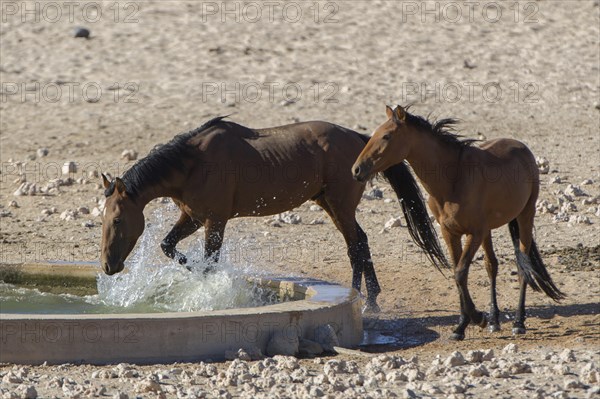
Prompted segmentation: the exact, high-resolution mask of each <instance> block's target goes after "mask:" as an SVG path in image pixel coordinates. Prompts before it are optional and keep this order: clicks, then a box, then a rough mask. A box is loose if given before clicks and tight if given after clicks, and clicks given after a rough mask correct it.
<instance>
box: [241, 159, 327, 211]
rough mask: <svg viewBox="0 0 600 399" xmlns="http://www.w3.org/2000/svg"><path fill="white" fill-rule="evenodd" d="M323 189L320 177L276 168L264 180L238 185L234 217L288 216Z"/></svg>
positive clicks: (305, 172)
mask: <svg viewBox="0 0 600 399" xmlns="http://www.w3.org/2000/svg"><path fill="white" fill-rule="evenodd" d="M307 172H308V173H307ZM322 187H323V182H322V178H321V176H320V174H319V173H311V172H310V171H297V172H293V171H291V169H286V168H285V167H282V168H274V169H273V170H271V173H268V174H265V175H264V176H260V178H256V179H246V180H245V181H244V180H243V179H242V180H241V181H239V182H238V184H237V187H236V192H235V197H234V203H233V209H232V217H240V216H268V215H274V214H277V213H281V212H285V211H288V210H290V209H293V208H296V207H298V206H300V205H302V204H303V203H305V202H306V201H308V200H310V199H311V198H313V197H314V196H315V195H317V194H318V193H319V192H320V190H321V189H322Z"/></svg>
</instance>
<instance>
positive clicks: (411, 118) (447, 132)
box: [404, 106, 479, 147]
mask: <svg viewBox="0 0 600 399" xmlns="http://www.w3.org/2000/svg"><path fill="white" fill-rule="evenodd" d="M408 108H410V106H407V107H405V108H404V110H405V111H406V121H407V122H408V123H410V124H411V125H413V126H415V127H417V128H418V129H420V130H424V131H427V132H431V133H432V134H434V135H435V136H436V137H438V138H439V139H440V140H441V141H443V142H444V143H448V144H452V145H456V146H459V147H469V146H470V145H471V144H473V143H475V142H477V141H479V140H476V139H464V138H463V136H461V135H460V134H456V133H454V131H455V129H454V126H455V125H457V124H458V120H456V119H453V118H444V119H440V120H439V121H433V122H431V121H429V120H428V119H427V118H424V117H422V116H418V115H413V114H410V113H409V112H408Z"/></svg>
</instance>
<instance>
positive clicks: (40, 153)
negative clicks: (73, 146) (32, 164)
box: [35, 147, 50, 158]
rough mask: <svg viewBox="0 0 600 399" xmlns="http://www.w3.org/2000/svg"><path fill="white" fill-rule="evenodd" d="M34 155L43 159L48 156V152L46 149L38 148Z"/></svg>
mask: <svg viewBox="0 0 600 399" xmlns="http://www.w3.org/2000/svg"><path fill="white" fill-rule="evenodd" d="M35 153H36V155H37V156H38V158H42V157H45V156H46V155H48V153H50V151H48V149H47V148H44V147H42V148H38V149H37V151H36V152H35Z"/></svg>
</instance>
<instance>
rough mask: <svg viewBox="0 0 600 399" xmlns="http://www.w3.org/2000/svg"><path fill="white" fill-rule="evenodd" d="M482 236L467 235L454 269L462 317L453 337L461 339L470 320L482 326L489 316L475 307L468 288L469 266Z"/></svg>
mask: <svg viewBox="0 0 600 399" xmlns="http://www.w3.org/2000/svg"><path fill="white" fill-rule="evenodd" d="M481 242H482V236H481V235H480V234H477V235H475V234H471V235H468V236H467V240H466V242H465V247H464V249H463V253H462V256H461V257H460V260H459V261H458V265H457V266H456V268H455V270H454V279H455V281H456V286H457V288H458V293H459V295H460V301H461V302H460V303H461V318H460V322H459V324H458V326H457V327H456V328H455V329H454V331H453V334H452V336H451V339H454V340H457V341H460V340H463V339H464V338H465V329H466V328H467V326H468V325H469V323H470V322H473V323H475V324H477V325H479V326H480V327H485V326H486V325H487V318H486V317H485V314H484V313H483V312H479V311H478V310H477V309H476V308H475V304H474V303H473V300H472V299H471V295H470V294H469V288H468V277H469V266H470V265H471V261H472V260H473V256H475V252H477V249H478V248H479V246H480V245H481Z"/></svg>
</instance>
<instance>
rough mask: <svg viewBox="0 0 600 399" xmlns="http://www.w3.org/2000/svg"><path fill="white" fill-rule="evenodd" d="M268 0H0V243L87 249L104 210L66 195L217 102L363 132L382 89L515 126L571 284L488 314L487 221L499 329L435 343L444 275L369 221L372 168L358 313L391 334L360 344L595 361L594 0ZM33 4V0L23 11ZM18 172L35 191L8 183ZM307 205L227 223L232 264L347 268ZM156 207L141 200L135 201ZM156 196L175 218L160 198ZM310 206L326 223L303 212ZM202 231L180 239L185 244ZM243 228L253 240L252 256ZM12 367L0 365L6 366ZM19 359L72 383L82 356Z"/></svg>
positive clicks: (477, 270)
mask: <svg viewBox="0 0 600 399" xmlns="http://www.w3.org/2000/svg"><path fill="white" fill-rule="evenodd" d="M9 3H10V4H9ZM275 3H277V4H275V5H274V6H273V8H269V7H270V6H268V5H266V4H263V3H231V4H230V5H229V6H228V7H231V8H228V10H233V11H230V12H229V13H227V12H225V8H224V7H225V5H223V4H222V3H220V2H216V3H206V2H190V3H186V2H180V1H175V2H139V3H138V2H127V3H125V2H122V3H115V2H110V3H105V4H103V6H102V8H98V7H97V6H96V5H97V4H98V3H87V2H81V4H79V5H77V6H73V9H72V11H71V12H72V18H71V13H70V9H68V8H65V7H64V6H60V5H59V7H60V10H61V15H60V16H59V17H57V16H56V15H57V14H56V13H55V11H56V10H55V9H50V8H48V7H46V8H44V7H43V5H42V4H41V3H35V2H4V1H3V2H2V3H0V5H1V6H2V8H1V15H0V18H1V24H0V43H1V45H0V60H1V61H0V82H1V92H0V96H1V99H0V160H1V165H2V169H1V175H0V182H1V185H0V205H1V206H2V208H0V215H1V216H2V217H0V240H1V248H2V251H1V257H2V259H1V260H2V261H3V262H20V261H35V260H47V259H57V258H59V259H65V260H76V261H94V260H96V259H97V258H98V244H99V242H100V235H101V226H100V219H99V218H98V217H94V216H93V215H90V214H84V213H83V212H81V210H80V212H79V213H78V215H76V216H75V217H74V218H70V220H63V219H61V214H62V213H63V212H65V211H69V210H71V211H73V210H78V209H80V208H81V207H85V208H87V209H88V210H90V211H91V210H93V208H94V207H96V206H97V201H98V199H99V198H100V197H101V196H102V191H101V190H100V186H99V180H98V179H97V178H95V177H90V176H93V171H103V172H109V173H111V174H112V175H119V174H121V173H122V172H123V171H124V170H126V169H127V168H128V167H129V166H130V165H131V162H128V161H126V160H123V159H122V158H121V153H122V151H123V150H126V149H131V150H134V151H136V152H137V153H139V154H140V156H143V155H145V154H146V153H147V152H148V151H149V150H150V149H151V148H152V147H153V146H154V145H156V144H157V143H164V142H166V141H168V140H169V139H170V138H171V137H172V136H173V135H175V134H177V133H180V132H183V131H187V130H190V129H192V128H194V127H197V126H199V125H200V124H201V123H202V122H203V121H205V120H206V119H208V118H210V117H213V116H216V115H224V114H233V115H232V117H231V118H232V119H234V120H235V121H237V122H239V123H242V124H245V125H248V126H251V127H267V126H275V125H279V124H285V123H290V122H293V121H299V120H313V119H318V120H327V121H331V122H334V123H337V124H340V125H343V126H347V127H350V128H353V129H355V130H357V131H360V132H364V133H366V132H369V131H371V130H372V129H373V128H374V127H376V126H377V124H379V123H380V122H381V121H383V118H384V117H385V114H384V104H386V103H387V104H397V103H399V104H406V103H410V102H414V103H415V105H414V108H413V112H415V113H418V114H422V115H426V114H428V113H431V114H432V116H433V117H440V118H441V117H457V118H459V119H461V121H462V123H461V126H460V130H461V133H462V134H464V135H465V136H467V137H471V138H487V139H491V138H496V137H513V138H516V139H519V140H522V141H524V142H525V143H526V144H527V145H528V146H530V148H531V149H532V151H533V152H534V154H536V156H539V157H544V158H546V159H547V160H548V163H549V173H548V174H544V175H542V185H541V194H540V199H542V200H546V201H548V203H550V204H554V205H556V206H558V208H561V206H562V207H563V209H562V212H559V211H560V209H559V210H558V211H554V213H552V212H546V213H539V214H538V216H537V219H536V239H537V241H538V243H539V246H540V248H541V250H542V253H543V255H544V257H545V259H546V263H547V265H548V267H549V270H550V272H551V274H552V275H553V277H554V279H555V281H556V282H557V284H558V286H559V288H560V289H561V290H563V291H564V292H566V293H567V294H568V297H567V299H566V300H565V301H563V302H562V303H560V304H554V303H552V302H551V301H550V300H549V299H548V298H546V297H543V296H542V295H541V294H537V293H534V294H530V295H529V297H528V302H527V303H528V309H529V319H528V321H527V325H528V327H529V331H528V334H527V335H526V336H523V337H518V338H514V337H512V336H511V335H510V328H509V326H510V325H509V320H508V319H504V314H506V315H507V317H508V316H510V315H511V314H512V313H513V312H514V308H515V306H516V303H517V292H518V287H517V283H516V280H517V278H516V275H515V272H516V268H515V265H514V261H513V256H512V250H511V248H510V246H509V239H508V237H507V234H506V229H499V230H498V231H497V232H495V233H494V234H495V235H494V237H495V246H496V248H497V253H498V255H499V259H500V262H501V265H500V275H499V280H498V300H499V304H500V308H501V310H503V312H504V313H503V319H504V320H505V324H504V329H503V331H502V332H501V333H498V334H495V335H491V334H489V333H487V331H479V329H478V328H475V327H471V328H470V329H469V330H468V337H467V340H465V341H464V342H461V343H455V342H451V341H449V340H448V335H449V332H450V331H451V328H452V325H453V323H455V322H456V321H457V314H458V295H457V292H456V288H455V286H454V283H453V282H452V280H451V279H450V278H449V276H446V277H444V276H442V275H441V274H440V273H438V272H437V271H435V269H434V268H433V267H431V266H430V265H429V264H428V263H427V260H426V259H425V257H424V256H423V255H422V254H421V253H420V252H419V251H418V250H416V248H415V247H414V246H413V245H412V244H411V241H410V237H409V236H408V232H407V231H406V229H405V228H403V227H399V228H392V229H389V230H387V231H382V229H383V226H384V224H385V222H386V221H387V220H389V219H390V218H392V217H397V216H399V215H400V214H401V211H400V207H399V205H398V204H397V203H396V202H394V201H385V200H384V199H393V195H392V193H391V190H390V189H389V188H388V187H387V185H386V184H385V183H384V182H378V181H375V182H373V184H375V185H377V186H379V187H382V188H383V189H384V199H380V200H366V199H365V200H363V202H362V203H361V205H360V207H359V213H358V219H359V222H360V223H361V225H362V226H363V228H364V229H365V231H366V232H367V234H368V235H369V238H370V244H371V249H372V253H373V259H374V260H375V265H376V269H377V273H378V276H379V279H380V282H381V284H382V288H383V293H382V294H381V296H380V305H381V306H382V309H383V311H382V313H381V314H379V315H376V316H369V317H367V318H366V319H365V326H366V328H367V331H368V332H370V334H371V335H372V336H375V337H376V339H374V341H373V342H371V343H377V342H379V343H381V342H384V341H386V339H384V338H385V337H388V338H389V339H387V341H388V342H390V343H392V344H390V345H368V344H369V342H366V343H367V345H366V346H365V347H364V348H363V349H364V350H365V351H370V352H386V353H392V354H396V355H401V356H403V357H405V358H409V357H411V356H412V355H415V354H416V355H418V356H419V357H421V358H423V359H426V360H427V361H431V359H433V358H434V356H435V355H436V354H441V355H442V357H446V356H447V355H448V354H449V353H450V352H452V351H454V350H461V351H463V353H466V351H468V350H471V349H480V348H493V349H496V351H501V350H502V348H503V347H504V346H506V344H508V343H511V342H516V343H518V345H519V347H521V348H523V350H529V351H532V352H535V351H536V350H540V348H549V349H548V350H550V349H552V350H556V351H557V352H561V351H562V350H563V349H564V348H574V349H576V350H581V351H583V355H582V356H580V357H581V358H583V359H592V360H593V361H594V362H596V364H598V361H599V360H600V359H599V357H598V351H599V350H600V344H599V338H600V337H599V334H600V331H599V330H600V316H599V315H598V313H599V311H600V306H599V303H598V294H599V292H600V284H599V283H600V278H599V277H600V276H599V274H598V271H599V270H600V268H599V263H600V258H599V257H600V254H599V253H600V249H599V248H600V247H599V246H600V241H599V238H598V237H599V234H598V233H599V229H598V225H599V223H600V217H599V216H598V215H600V213H598V206H600V202H599V201H597V198H598V196H599V195H600V162H599V161H600V140H599V137H598V131H599V128H600V122H599V118H600V105H599V104H600V103H599V101H600V91H599V90H600V81H599V74H600V71H599V50H598V48H599V46H598V45H599V34H600V32H599V28H598V26H599V25H598V20H599V7H598V2H597V1H577V2H574V1H535V2H533V1H532V2H519V3H517V2H515V3H512V2H511V3H506V4H503V5H501V6H500V5H498V4H499V3H485V2H482V3H481V4H479V5H478V6H476V7H475V8H474V9H471V8H469V7H472V6H469V5H468V4H465V3H462V2H428V3H421V2H404V3H402V2H393V1H343V2H329V3H325V2H322V3H302V4H301V3H290V4H292V5H291V6H290V5H288V6H286V7H284V3H283V2H275ZM35 4H38V5H37V7H39V8H38V12H37V13H36V14H27V13H25V12H24V10H25V9H26V7H28V8H27V9H35V7H36V5H35ZM56 4H58V3H56ZM86 4H88V5H89V4H91V6H86ZM486 4H487V5H486ZM86 7H87V8H86ZM299 10H301V14H299V13H298V12H299ZM428 10H434V11H435V10H439V11H435V12H434V13H430V12H428ZM257 13H260V14H257ZM498 13H500V14H498ZM71 19H72V21H71ZM75 26H84V27H87V28H89V29H90V30H91V36H90V39H87V40H86V39H81V38H80V39H75V38H73V37H72V36H73V32H72V30H73V28H74V27H75ZM38 149H39V150H40V151H38ZM43 149H47V155H45V156H43V154H44V153H45V151H43ZM70 161H72V162H75V163H76V164H77V171H76V172H72V173H70V177H71V178H72V179H73V180H74V182H73V183H72V184H68V185H63V186H60V187H57V188H54V189H53V188H52V179H55V178H59V177H62V178H63V179H64V178H65V176H61V173H60V169H61V167H62V165H63V164H64V163H65V162H70ZM90 173H91V175H89V174H90ZM24 182H28V183H35V184H36V189H38V191H39V189H40V188H43V189H48V190H49V191H48V192H46V193H40V192H38V193H37V195H23V196H15V195H13V193H14V192H15V191H16V190H17V189H18V188H19V187H20V186H21V185H22V183H24ZM49 184H50V186H48V185H49ZM569 185H575V186H576V187H572V186H569ZM577 189H580V190H582V192H583V193H581V192H579V191H578V190H577ZM565 193H567V194H569V195H567V196H565V195H564V194H565ZM11 201H16V204H15V203H11ZM560 201H563V203H562V204H561V203H560ZM564 203H566V204H567V205H564ZM569 204H572V205H569ZM310 205H311V204H305V205H303V206H302V207H300V208H298V209H296V210H294V212H295V213H297V214H298V215H300V216H301V218H302V223H301V224H300V225H287V224H284V225H283V226H282V227H273V226H272V225H270V224H268V223H265V221H266V220H268V218H262V219H261V218H256V219H239V220H233V221H231V222H230V224H229V225H228V229H227V233H226V237H227V243H228V246H229V248H230V250H231V251H233V252H234V253H235V254H238V259H239V261H240V263H244V264H247V263H248V262H253V264H255V265H256V267H261V268H262V267H264V268H268V269H269V270H270V271H273V272H276V273H283V274H290V273H292V274H303V275H304V274H305V275H308V276H311V277H317V278H323V279H327V280H331V281H336V282H339V283H342V284H346V285H347V284H349V283H350V272H349V262H348V260H347V257H346V250H345V247H344V244H343V239H342V236H341V235H340V234H339V233H338V232H337V230H336V229H335V228H334V226H333V224H332V222H331V221H330V220H329V219H327V217H326V215H325V214H324V212H322V211H312V210H310V208H309V206H310ZM165 206H166V205H164V204H162V203H160V202H159V201H156V202H153V203H151V204H150V205H149V207H148V211H149V212H147V215H150V211H151V210H153V209H156V208H158V207H165ZM52 208H56V209H54V210H53V209H52ZM44 210H46V211H45V212H44V213H42V212H43V211H44ZM84 212H85V211H84ZM165 212H166V214H167V215H171V214H172V215H173V221H175V213H174V212H173V211H172V210H167V211H165ZM559 213H560V214H559ZM557 214H558V216H557ZM65 216H66V215H65ZM319 218H320V219H322V220H324V224H315V225H311V224H309V223H310V222H311V221H312V220H314V219H319ZM556 219H561V220H562V221H556ZM165 233H166V232H165ZM200 236H201V234H197V235H196V236H195V237H194V238H190V239H188V240H186V241H185V242H184V243H182V245H181V248H182V249H183V250H185V249H186V247H187V248H189V246H195V245H199V241H198V240H199V239H200ZM249 243H251V244H252V245H254V246H255V247H258V248H260V251H259V252H256V251H255V252H253V253H252V257H251V258H252V259H250V257H249V256H248V251H247V250H245V248H248V245H249ZM157 244H158V243H157ZM481 259H482V257H481V254H478V260H477V261H476V262H475V263H474V265H473V266H472V271H471V275H470V286H471V293H472V295H473V297H474V301H475V303H476V304H477V305H478V306H479V308H482V309H486V308H487V307H488V301H489V299H488V297H489V291H488V282H487V276H486V274H485V270H484V268H483V263H482V260H481ZM263 265H264V266H263ZM382 337H383V338H382ZM390 337H391V338H390ZM339 358H342V359H347V360H348V359H351V357H348V356H346V355H342V356H339ZM536 359H538V360H539V358H536ZM326 360H327V359H326ZM355 360H356V359H355ZM540 361H541V362H542V363H543V362H544V359H542V360H540ZM548 361H549V360H548ZM309 362H312V361H309ZM186 367H189V368H190V369H192V368H193V367H194V365H187V366H186ZM219 367H222V368H225V369H226V368H227V367H228V365H227V364H225V365H220V366H219ZM320 367H322V366H320ZM10 368H11V366H10V365H7V366H3V367H2V370H3V371H2V373H6V372H7V370H9V369H10ZM35 370H36V372H38V373H42V374H44V373H49V374H52V373H54V375H61V374H63V375H64V376H70V377H71V378H73V379H75V380H84V379H89V378H90V377H89V376H88V374H89V372H90V370H91V369H89V368H85V367H68V368H63V369H53V370H54V371H51V370H49V369H45V368H40V369H39V371H38V369H37V368H36V369H35ZM546 383H547V384H551V382H546ZM558 384H559V385H561V386H562V383H558ZM586 384H587V386H588V388H579V390H578V389H573V390H572V391H569V390H567V391H565V392H566V393H565V395H567V396H575V397H576V396H585V395H586V392H588V391H590V390H591V388H590V386H592V385H594V384H593V383H592V384H590V383H586ZM596 385H597V383H596ZM122 386H125V387H126V386H127V383H126V382H124V383H123V385H122ZM10 387H12V385H10V383H5V382H3V383H2V388H3V389H9V388H10ZM44 387H45V385H43V384H41V383H40V386H38V392H39V393H40V394H41V395H57V396H61V395H67V393H65V392H63V391H60V389H59V388H56V389H59V390H57V391H53V389H55V388H48V390H44V389H46V388H44ZM13 388H14V387H13ZM479 388H481V386H479ZM492 388H493V387H492ZM10 389H12V388H10ZM232 389H233V388H232ZM586 389H587V391H586ZM109 391H110V390H109ZM555 391H556V392H558V391H560V389H555ZM61 392H62V393H61ZM232 392H234V393H235V390H233V391H232ZM398 392H399V391H398ZM419 392H425V391H424V390H422V391H419ZM432 392H433V391H432ZM473 392H476V391H473ZM488 392H491V391H488ZM497 392H498V394H499V395H500V394H501V395H503V396H504V397H509V396H514V397H521V394H522V392H520V391H519V390H514V391H511V390H506V391H502V389H500V388H497ZM552 392H554V391H552ZM552 392H550V391H548V392H547V393H548V395H550V394H552ZM590 392H591V391H590ZM109 393H110V394H112V391H110V392H109ZM172 394H173V395H175V393H172ZM213 394H214V393H210V392H209V395H213ZM446 394H449V393H448V392H446ZM454 394H456V395H458V396H460V395H465V393H460V392H455V393H454ZM216 395H217V396H218V395H219V393H218V392H217V394H216ZM430 395H431V396H443V395H444V394H440V393H430ZM466 395H469V390H467V393H466ZM542 396H543V395H542Z"/></svg>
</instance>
